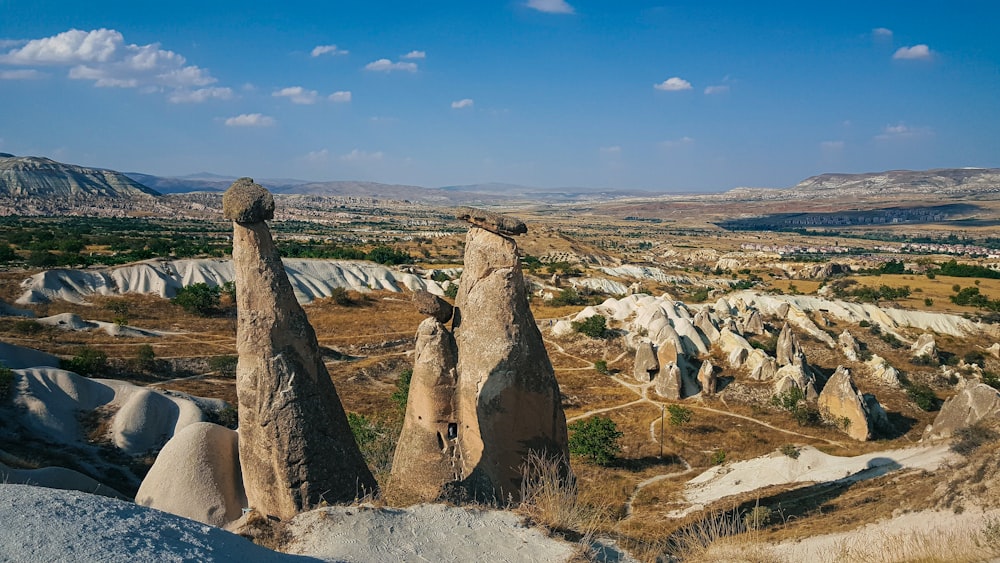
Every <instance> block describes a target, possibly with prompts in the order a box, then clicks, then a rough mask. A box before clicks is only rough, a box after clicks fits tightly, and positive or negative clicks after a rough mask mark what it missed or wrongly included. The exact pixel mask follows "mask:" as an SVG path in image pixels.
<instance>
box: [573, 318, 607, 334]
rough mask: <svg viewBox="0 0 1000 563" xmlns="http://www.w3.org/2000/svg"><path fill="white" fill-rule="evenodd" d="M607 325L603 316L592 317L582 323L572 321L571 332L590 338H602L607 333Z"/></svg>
mask: <svg viewBox="0 0 1000 563" xmlns="http://www.w3.org/2000/svg"><path fill="white" fill-rule="evenodd" d="M607 323H608V320H607V319H606V318H604V315H594V316H592V317H589V318H587V319H586V320H583V321H573V330H575V331H577V332H579V333H581V334H584V335H586V336H589V337H591V338H604V337H605V336H607V332H608V326H607Z"/></svg>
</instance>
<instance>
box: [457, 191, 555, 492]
mask: <svg viewBox="0 0 1000 563" xmlns="http://www.w3.org/2000/svg"><path fill="white" fill-rule="evenodd" d="M459 218H461V219H466V220H468V221H469V222H471V223H473V225H474V226H473V227H471V228H470V229H469V233H468V236H467V237H466V244H465V266H464V270H463V272H462V278H461V280H460V282H459V287H458V295H457V297H456V300H455V305H456V309H457V310H456V312H455V320H454V321H453V326H454V334H455V342H456V345H457V347H458V386H457V404H456V407H457V415H458V421H459V427H458V429H457V432H458V433H457V436H456V440H457V444H458V452H457V453H458V454H459V462H460V466H461V470H462V471H461V476H462V478H463V479H464V485H465V488H466V490H467V491H468V492H469V493H470V494H471V495H472V496H474V497H476V498H479V499H483V500H490V499H499V500H506V499H508V498H513V499H517V498H519V497H520V484H521V466H522V464H523V463H524V460H525V459H526V458H527V456H528V454H529V453H531V452H536V453H538V454H540V455H545V456H548V457H561V458H562V459H565V460H568V459H569V452H568V446H567V431H566V416H565V415H564V414H563V411H562V406H561V404H560V395H559V384H558V383H557V382H556V378H555V372H554V371H553V369H552V363H551V362H550V361H549V357H548V354H547V353H546V351H545V346H544V344H543V342H542V335H541V333H540V332H539V331H538V327H537V326H536V325H535V319H534V317H533V316H532V314H531V310H530V309H529V308H528V296H527V292H526V290H525V287H524V278H523V275H522V273H521V263H520V260H519V258H518V255H517V245H516V244H515V243H514V240H513V239H512V238H511V235H516V234H521V233H524V232H527V228H526V227H525V226H524V223H521V222H520V221H517V220H515V219H512V218H509V217H503V216H499V215H496V214H493V213H489V212H483V211H479V210H472V209H466V210H462V212H460V213H459Z"/></svg>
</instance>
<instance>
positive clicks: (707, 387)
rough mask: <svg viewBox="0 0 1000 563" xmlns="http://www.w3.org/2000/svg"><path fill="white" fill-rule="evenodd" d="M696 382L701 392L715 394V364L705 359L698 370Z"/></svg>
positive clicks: (716, 381) (716, 384) (716, 382)
mask: <svg viewBox="0 0 1000 563" xmlns="http://www.w3.org/2000/svg"><path fill="white" fill-rule="evenodd" d="M698 384H699V385H701V392H702V394H704V395H715V392H716V388H717V387H718V378H716V376H715V366H713V365H712V362H711V361H709V360H705V361H704V362H702V364H701V369H699V370H698Z"/></svg>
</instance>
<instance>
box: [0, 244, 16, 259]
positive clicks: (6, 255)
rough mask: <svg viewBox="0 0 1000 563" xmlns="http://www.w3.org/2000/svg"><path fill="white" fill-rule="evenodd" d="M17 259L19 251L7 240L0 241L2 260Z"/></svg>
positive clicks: (0, 257)
mask: <svg viewBox="0 0 1000 563" xmlns="http://www.w3.org/2000/svg"><path fill="white" fill-rule="evenodd" d="M12 260H17V253H16V252H14V249H13V248H11V246H10V245H9V244H7V243H6V242H0V262H10V261H12Z"/></svg>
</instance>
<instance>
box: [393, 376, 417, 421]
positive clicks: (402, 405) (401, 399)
mask: <svg viewBox="0 0 1000 563" xmlns="http://www.w3.org/2000/svg"><path fill="white" fill-rule="evenodd" d="M411 379H413V370H412V369H404V370H403V371H402V372H400V374H399V378H397V379H396V390H395V391H393V393H392V396H391V397H390V399H392V402H393V403H394V404H395V405H396V408H398V409H399V410H400V412H406V402H407V401H408V400H409V398H410V380H411Z"/></svg>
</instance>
